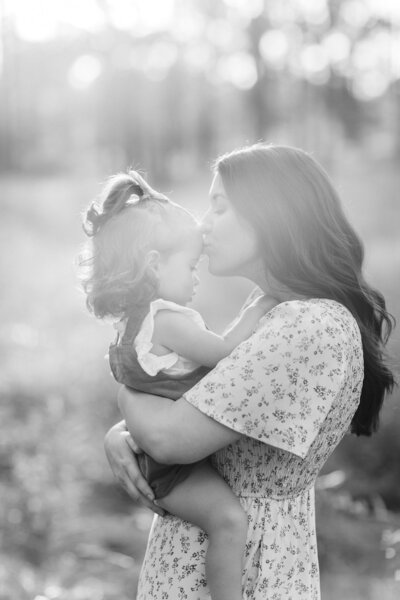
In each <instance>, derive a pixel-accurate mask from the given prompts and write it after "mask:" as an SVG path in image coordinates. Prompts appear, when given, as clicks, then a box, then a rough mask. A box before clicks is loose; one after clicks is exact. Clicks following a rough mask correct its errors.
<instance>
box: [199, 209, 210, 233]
mask: <svg viewBox="0 0 400 600" xmlns="http://www.w3.org/2000/svg"><path fill="white" fill-rule="evenodd" d="M211 221H212V220H211V209H209V210H208V211H207V212H206V213H205V214H204V215H203V217H202V219H201V221H200V229H201V232H202V233H209V232H210V231H211V229H212V222H211Z"/></svg>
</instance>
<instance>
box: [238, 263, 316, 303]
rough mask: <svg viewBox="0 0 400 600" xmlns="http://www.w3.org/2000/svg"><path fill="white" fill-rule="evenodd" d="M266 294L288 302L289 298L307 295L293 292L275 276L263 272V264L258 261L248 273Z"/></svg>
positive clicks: (301, 297)
mask: <svg viewBox="0 0 400 600" xmlns="http://www.w3.org/2000/svg"><path fill="white" fill-rule="evenodd" d="M248 278H249V279H251V281H253V282H254V283H255V284H256V285H257V286H258V287H259V288H260V289H261V290H262V291H263V292H264V294H265V295H266V296H271V297H272V298H275V299H276V300H277V301H278V302H280V303H281V302H288V301H290V300H306V299H307V298H309V296H305V295H304V294H299V293H297V292H294V291H293V290H291V289H290V288H288V287H287V286H285V285H284V284H283V283H281V282H279V281H278V280H277V279H275V277H273V276H272V275H270V274H268V273H266V272H265V269H264V266H263V265H262V264H261V263H260V264H258V265H257V266H256V265H254V268H253V269H252V272H251V274H249V275H248Z"/></svg>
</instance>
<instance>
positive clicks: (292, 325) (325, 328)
mask: <svg viewBox="0 0 400 600" xmlns="http://www.w3.org/2000/svg"><path fill="white" fill-rule="evenodd" d="M271 330H273V331H274V332H281V333H283V334H284V332H285V331H287V330H291V333H290V334H289V335H290V336H291V335H294V334H295V333H296V332H297V333H298V334H304V335H307V336H308V337H312V336H313V335H317V336H318V337H321V336H322V337H325V338H331V339H332V338H336V339H337V340H339V339H342V341H343V342H344V343H347V342H348V340H349V338H353V339H354V341H356V343H357V344H359V343H360V330H359V328H358V325H357V322H356V320H355V318H354V316H353V315H352V314H351V312H350V311H349V310H348V308H346V307H345V306H344V305H343V304H341V303H340V302H337V301H336V300H331V299H329V298H307V299H302V300H288V301H286V302H282V303H280V304H278V305H276V306H275V307H274V308H273V309H272V310H270V311H269V312H268V313H267V314H266V315H265V316H264V317H263V319H262V320H261V322H260V328H259V331H260V332H261V333H267V332H268V331H271Z"/></svg>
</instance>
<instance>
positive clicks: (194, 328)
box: [84, 171, 276, 600]
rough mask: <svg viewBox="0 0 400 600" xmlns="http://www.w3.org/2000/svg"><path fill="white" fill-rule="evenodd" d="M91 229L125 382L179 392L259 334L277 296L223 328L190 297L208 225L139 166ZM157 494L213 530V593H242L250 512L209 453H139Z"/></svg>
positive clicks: (92, 217) (90, 295) (93, 284)
mask: <svg viewBox="0 0 400 600" xmlns="http://www.w3.org/2000/svg"><path fill="white" fill-rule="evenodd" d="M85 231H86V233H87V234H88V235H89V236H91V238H92V252H91V258H90V263H89V265H88V266H89V267H90V272H89V274H88V276H87V277H86V280H85V283H84V287H85V291H86V293H87V304H88V307H89V308H90V310H91V311H93V313H94V314H95V315H96V316H97V317H99V318H104V317H110V316H111V317H114V318H117V319H119V322H118V324H117V326H116V328H117V330H118V335H117V340H116V341H115V343H113V344H111V346H110V353H109V357H110V365H111V369H112V372H113V374H114V377H115V379H116V380H117V381H119V382H120V383H122V384H124V385H127V386H130V387H132V388H134V389H136V390H140V391H144V392H149V393H152V394H157V395H160V396H164V397H168V398H171V399H173V400H176V399H177V398H179V397H181V396H182V395H183V394H184V393H185V392H186V391H187V390H188V389H189V388H190V387H192V386H193V385H195V383H197V381H199V379H200V378H201V377H203V376H204V375H205V374H206V373H207V371H208V370H209V369H210V368H212V367H214V366H215V365H216V364H217V363H218V362H219V361H220V360H221V359H222V358H223V357H225V356H227V355H228V354H230V352H231V351H232V350H233V349H234V348H235V346H237V345H238V344H239V343H240V342H242V341H243V340H245V339H246V338H247V337H249V336H250V335H251V333H252V332H253V330H254V329H255V327H256V325H257V322H258V321H259V319H260V318H261V316H262V315H263V314H265V312H266V311H267V310H269V309H270V308H272V306H274V305H275V304H276V302H274V301H272V300H271V299H268V298H263V299H261V300H257V301H255V302H254V303H253V304H251V305H250V306H249V307H247V308H246V309H245V310H244V311H243V312H242V314H241V316H240V318H238V319H237V320H236V321H235V323H234V324H233V325H232V326H231V327H230V329H229V330H228V331H227V332H226V333H225V334H224V335H217V334H216V333H213V332H212V331H210V330H208V329H207V328H206V326H205V324H204V321H203V319H202V317H201V316H200V314H199V313H198V312H196V311H195V310H193V309H191V308H188V307H187V306H186V304H187V303H189V302H190V301H191V299H192V297H193V295H194V290H195V287H196V285H197V283H198V277H197V272H196V266H197V263H198V260H199V258H200V255H201V252H202V235H201V232H200V229H199V226H198V224H197V223H196V221H195V219H194V218H193V216H192V215H191V214H190V213H189V212H188V211H187V210H185V209H184V208H183V207H181V206H179V205H177V204H175V203H173V202H171V201H170V200H169V199H168V198H166V197H165V196H164V195H162V194H160V193H158V192H156V191H155V190H153V189H152V188H151V187H150V186H149V185H148V184H147V183H146V182H145V181H144V179H143V178H142V177H141V176H140V175H139V174H138V173H136V172H134V171H130V172H129V173H128V174H119V175H116V176H114V177H113V178H111V180H110V181H109V183H108V185H107V186H106V187H105V189H104V192H103V196H102V201H101V203H100V204H99V205H98V204H95V203H93V204H92V205H91V207H90V208H89V210H88V212H87V214H86V224H85ZM137 458H138V462H139V466H140V468H141V470H142V472H143V474H144V476H145V478H146V479H147V481H148V482H149V484H150V486H151V488H152V490H153V492H154V495H155V498H156V499H157V503H158V505H159V506H161V507H162V508H163V509H165V510H166V511H168V512H170V513H172V514H174V515H177V516H178V517H180V518H182V519H185V520H188V521H191V522H192V523H194V524H195V525H197V526H199V527H200V528H201V529H203V530H204V531H205V532H206V533H207V535H208V538H209V545H208V552H207V557H206V573H207V581H208V585H209V588H210V592H211V596H212V599H213V600H241V598H242V590H241V574H242V559H243V553H244V547H245V543H246V536H247V516H246V514H245V512H244V511H243V509H242V508H241V505H240V502H239V499H238V498H237V496H235V494H234V493H233V492H232V490H231V488H230V487H229V486H228V485H227V484H226V483H225V481H224V480H223V479H222V477H221V476H220V475H219V474H218V473H217V472H216V471H215V470H214V469H213V467H212V466H211V464H210V462H209V460H208V459H207V460H203V461H200V462H197V463H194V464H186V465H163V464H159V463H157V462H156V461H155V460H153V459H152V458H151V457H150V456H148V455H146V454H145V453H142V454H138V456H137Z"/></svg>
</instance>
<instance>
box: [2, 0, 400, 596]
mask: <svg viewBox="0 0 400 600" xmlns="http://www.w3.org/2000/svg"><path fill="white" fill-rule="evenodd" d="M399 6H400V4H399V3H393V2H390V0H380V2H375V1H373V0H331V1H330V2H327V1H326V0H296V1H295V0H288V1H285V2H281V0H265V1H264V0H224V1H222V0H221V1H219V2H215V1H213V0H207V1H202V2H195V1H194V0H175V2H174V1H173V0H146V1H134V0H112V1H111V0H82V1H81V2H71V1H67V0H36V1H35V2H34V3H32V2H29V1H28V0H18V1H17V0H13V1H11V0H0V43H1V46H0V83H1V86H2V94H1V96H0V170H1V172H2V173H1V177H0V198H1V200H0V203H1V204H0V206H1V211H2V212H1V220H0V253H1V257H2V258H1V276H2V282H3V292H5V293H3V294H2V295H1V297H0V333H1V335H0V359H1V371H0V394H1V398H0V417H1V421H0V495H1V498H2V502H1V506H0V522H1V536H0V600H33V599H35V598H36V600H53V599H54V600H56V599H57V600H89V599H90V600H114V599H117V598H118V600H128V598H129V599H132V598H133V596H134V589H135V586H136V582H137V575H138V571H139V568H140V562H141V560H142V557H143V553H144V548H145V542H146V537H147V533H148V530H149V526H150V522H151V515H150V513H148V512H147V511H145V510H143V509H141V508H139V507H137V506H132V503H131V501H130V500H129V498H128V497H127V496H126V495H125V493H124V492H122V491H120V490H119V489H118V488H117V487H116V486H115V484H114V482H113V478H112V475H111V473H110V470H109V468H108V465H107V464H106V460H105V457H104V452H103V436H104V432H105V431H106V429H107V428H108V427H109V426H110V425H111V424H112V423H114V422H115V421H116V420H117V419H118V418H119V415H118V411H117V407H116V405H115V392H116V385H115V383H114V381H113V379H112V377H111V376H110V374H109V370H108V366H107V363H106V361H105V360H104V355H105V353H106V349H107V346H108V343H109V341H110V338H111V337H112V335H113V331H112V329H111V328H110V327H109V326H108V325H107V324H105V325H102V326H100V325H99V323H98V322H96V321H95V320H94V319H93V318H91V317H89V316H88V314H87V311H86V308H85V304H84V297H83V295H82V293H81V292H80V290H79V284H78V283H77V277H76V267H75V266H74V264H73V262H74V257H76V255H77V253H78V252H79V246H80V244H81V243H82V240H83V234H82V233H81V228H80V213H81V211H82V210H83V208H84V207H85V206H86V204H87V203H88V201H89V200H90V199H91V198H92V197H93V196H94V195H95V194H96V193H97V192H98V190H99V187H100V182H101V181H103V180H104V179H105V178H106V177H107V176H108V175H109V174H110V173H112V172H113V171H115V170H121V169H124V168H125V167H126V166H127V165H128V164H132V163H134V164H135V165H138V164H139V165H140V166H142V167H146V169H148V170H149V172H150V174H151V178H150V180H151V182H152V183H153V184H154V185H155V187H160V189H162V190H163V191H165V192H167V193H170V195H171V197H172V198H173V199H174V200H176V201H177V202H180V203H182V204H184V205H186V206H187V207H188V208H189V209H191V210H193V211H194V212H195V213H196V214H198V215H200V214H201V213H202V212H203V211H204V209H205V206H206V203H207V189H208V186H209V172H208V171H209V164H210V161H211V160H212V159H213V158H215V156H216V155H217V154H218V153H219V152H221V151H224V150H229V149H231V148H232V147H234V146H236V145H240V144H243V143H246V142H253V141H256V140H258V139H268V140H271V141H275V142H282V143H291V144H296V145H299V146H302V147H304V148H306V149H307V150H309V151H311V152H313V153H314V154H315V156H316V157H317V158H318V159H319V160H321V162H322V163H323V164H324V165H325V166H326V167H327V169H328V170H329V171H330V173H331V174H332V176H333V179H334V181H335V183H336V184H337V185H338V188H339V191H340V193H341V196H342V198H343V202H344V208H345V210H346V212H347V214H348V215H349V217H350V219H351V221H352V223H353V224H354V225H355V228H356V230H357V231H358V232H359V233H360V235H361V237H362V239H363V240H364V241H365V244H366V275H367V278H368V280H369V281H370V282H371V283H373V284H374V285H375V286H376V287H377V288H379V289H381V290H382V291H383V293H384V295H385V297H386V298H387V301H388V308H389V310H390V311H391V312H392V313H393V314H394V315H395V316H397V318H398V319H399V317H400V313H399V309H398V307H399V305H400V290H399V279H398V273H399V267H400V248H399V236H398V228H399V222H400V221H399V208H400V205H399V202H398V190H399V189H400V185H399V184H400V181H399V178H400V174H399V170H398V160H399V149H400V145H399V139H400V136H399V133H400V130H399V128H400V98H399V93H400V88H399V77H400V63H399V62H398V61H399V56H400V50H399V39H400V38H399V35H400V34H399V27H400V11H399V9H398V7H399ZM396 7H397V8H396ZM171 188H172V189H171ZM201 281H202V284H201V286H200V288H199V293H198V296H197V297H196V307H197V308H198V309H199V310H200V311H201V312H202V313H203V314H204V316H205V318H206V320H207V322H208V323H209V324H210V326H211V327H213V328H215V329H217V330H221V329H222V327H223V326H224V325H225V324H226V323H227V322H228V321H229V320H231V319H232V318H233V317H234V315H235V313H236V312H237V310H238V309H239V307H240V304H241V303H242V301H244V299H245V297H246V295H247V294H248V292H249V291H250V289H251V286H250V285H249V284H248V283H247V282H244V281H243V280H237V279H232V280H230V279H227V280H225V279H224V280H222V279H218V278H213V277H212V276H210V275H209V274H208V273H207V271H206V266H205V265H203V266H202V270H201ZM389 351H390V354H391V356H392V357H393V358H392V359H393V363H394V365H395V366H396V368H397V365H398V364H399V357H400V335H399V331H398V330H396V332H395V335H394V336H393V338H392V341H391V344H390V347H389ZM398 401H399V390H398V389H396V390H395V392H394V394H393V396H392V398H390V399H388V400H387V401H386V403H385V409H384V411H383V416H382V426H381V429H380V432H379V433H378V434H377V435H375V436H373V437H372V438H371V439H365V438H361V439H358V438H355V437H353V436H352V437H350V436H349V437H347V438H346V439H345V440H344V441H343V443H342V444H341V446H340V447H339V448H338V449H337V451H336V452H335V453H334V454H333V456H332V458H331V459H330V460H329V461H328V464H327V465H326V467H325V470H324V475H323V477H321V479H320V481H319V484H318V488H319V491H318V519H317V523H318V535H319V550H320V561H321V568H322V587H323V592H324V595H323V597H324V600H330V599H331V598H336V597H337V596H338V595H342V597H343V598H346V599H347V598H349V599H350V598H351V600H359V599H360V600H361V599H363V600H375V599H376V598H377V597H380V598H382V599H383V598H384V599H385V600H392V598H393V599H394V598H397V597H398V586H399V580H400V561H399V556H400V547H399V543H400V542H399V531H400V516H399V515H398V512H399V511H400V486H399V480H400V477H399V475H400V473H399V462H398V456H399V451H400V442H399V436H398V430H399V425H400V414H399V409H398ZM326 477H328V478H326ZM396 590H397V591H396Z"/></svg>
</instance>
